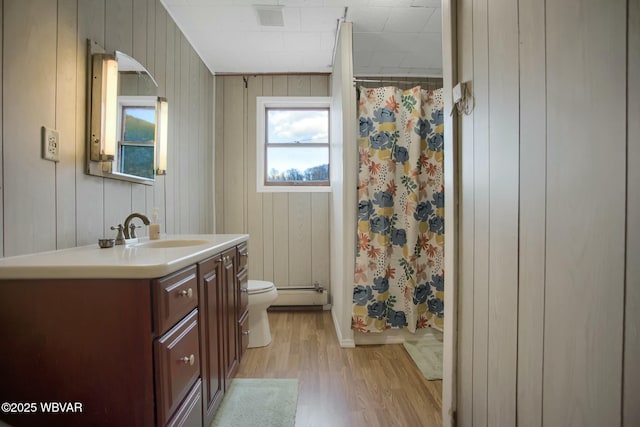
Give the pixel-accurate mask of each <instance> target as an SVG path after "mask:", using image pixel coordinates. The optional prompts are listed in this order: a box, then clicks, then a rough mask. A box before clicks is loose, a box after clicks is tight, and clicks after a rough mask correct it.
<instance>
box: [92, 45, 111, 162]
mask: <svg viewBox="0 0 640 427" xmlns="http://www.w3.org/2000/svg"><path fill="white" fill-rule="evenodd" d="M117 108H118V61H117V60H116V57H115V55H112V54H108V53H94V54H93V55H92V57H91V124H90V125H91V140H90V146H91V150H90V156H91V157H90V158H91V160H92V161H95V162H112V161H113V160H114V158H115V155H116V145H117V144H116V116H117Z"/></svg>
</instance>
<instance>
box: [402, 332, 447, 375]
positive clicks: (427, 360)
mask: <svg viewBox="0 0 640 427" xmlns="http://www.w3.org/2000/svg"><path fill="white" fill-rule="evenodd" d="M403 345H404V348H405V349H406V350H407V353H409V356H411V358H412V359H413V361H414V362H415V363H416V365H417V366H418V368H419V369H420V372H422V375H424V377H425V378H426V379H428V380H441V379H442V332H439V331H436V330H432V331H429V332H428V333H426V334H424V335H423V336H421V337H420V338H418V339H416V340H411V341H405V342H404V343H403Z"/></svg>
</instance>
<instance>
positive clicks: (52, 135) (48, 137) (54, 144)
mask: <svg viewBox="0 0 640 427" xmlns="http://www.w3.org/2000/svg"><path fill="white" fill-rule="evenodd" d="M42 158H43V159H45V160H51V161H52V162H59V161H60V133H59V132H58V131H57V130H55V129H50V128H48V127H46V126H42Z"/></svg>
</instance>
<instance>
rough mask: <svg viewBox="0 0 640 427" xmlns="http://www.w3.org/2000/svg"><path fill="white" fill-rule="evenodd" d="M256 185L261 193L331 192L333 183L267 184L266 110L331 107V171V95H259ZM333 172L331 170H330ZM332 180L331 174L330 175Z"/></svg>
mask: <svg viewBox="0 0 640 427" xmlns="http://www.w3.org/2000/svg"><path fill="white" fill-rule="evenodd" d="M256 107H257V108H256V185H257V191H258V192H259V193H329V192H331V185H300V186H296V185H291V184H287V185H265V184H264V179H265V170H264V165H265V156H266V149H265V143H266V141H265V139H266V110H267V109H268V108H292V109H293V108H328V109H329V171H331V136H330V135H331V97H329V96H258V97H257V105H256ZM329 173H331V172H329ZM329 179H330V180H331V175H329Z"/></svg>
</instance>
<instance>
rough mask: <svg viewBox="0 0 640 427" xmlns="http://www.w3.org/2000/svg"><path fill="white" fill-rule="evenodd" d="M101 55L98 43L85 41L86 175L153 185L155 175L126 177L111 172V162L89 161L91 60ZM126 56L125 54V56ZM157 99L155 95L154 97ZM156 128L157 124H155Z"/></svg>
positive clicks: (155, 156) (90, 139) (91, 111)
mask: <svg viewBox="0 0 640 427" xmlns="http://www.w3.org/2000/svg"><path fill="white" fill-rule="evenodd" d="M103 53H107V52H106V51H105V49H104V48H103V47H102V46H100V45H99V44H98V43H96V42H95V41H93V40H91V39H87V80H86V81H87V90H86V95H87V109H86V113H87V114H86V153H85V162H86V168H85V172H86V173H87V174H88V175H93V176H98V177H103V178H110V179H117V180H120V181H128V182H134V183H137V184H145V185H153V184H154V183H155V175H154V178H144V177H140V176H136V175H128V174H124V173H120V172H116V171H114V170H113V162H112V161H96V160H91V144H92V138H91V128H92V123H91V121H92V114H93V109H92V107H93V105H92V86H93V85H92V80H93V74H92V60H93V55H94V54H103ZM118 54H124V53H123V52H119V51H116V52H115V53H114V55H115V57H116V58H117V57H118ZM125 55H126V54H125ZM127 56H128V55H127ZM140 67H141V68H142V70H143V71H144V72H146V73H147V75H148V76H149V77H150V78H151V80H152V81H153V83H154V84H155V85H156V87H157V86H158V84H157V83H156V81H155V79H154V78H153V76H152V75H151V73H149V71H148V70H147V69H146V68H144V66H142V65H140ZM156 98H157V95H156ZM156 126H157V123H156ZM156 142H157V141H154V174H155V159H156V158H157V153H156V152H155V150H156V149H157V146H156V145H157V144H156Z"/></svg>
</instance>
